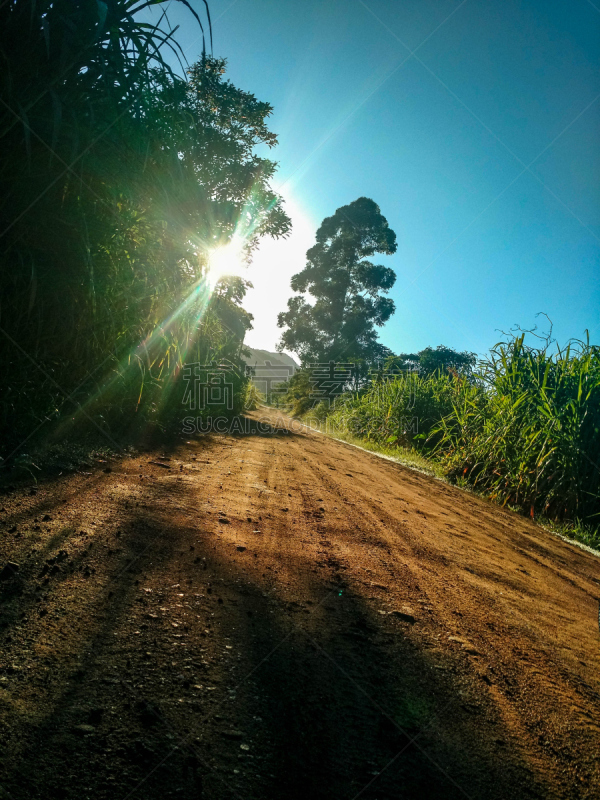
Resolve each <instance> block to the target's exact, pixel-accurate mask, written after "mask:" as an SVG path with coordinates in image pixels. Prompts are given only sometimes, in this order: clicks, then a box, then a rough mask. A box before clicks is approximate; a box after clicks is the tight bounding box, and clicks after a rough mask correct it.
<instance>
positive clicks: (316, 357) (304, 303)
mask: <svg viewBox="0 0 600 800" xmlns="http://www.w3.org/2000/svg"><path fill="white" fill-rule="evenodd" d="M316 240H317V241H316V244H315V245H314V246H313V247H311V248H310V249H309V250H308V251H307V253H306V259H307V263H306V267H305V268H304V269H303V270H302V271H301V272H299V273H297V274H296V275H294V276H293V277H292V282H291V285H292V289H293V290H294V292H296V293H297V294H296V295H295V296H294V297H292V298H290V300H289V301H288V310H287V311H284V312H282V313H280V314H279V317H278V325H279V327H280V328H284V331H283V333H282V335H281V340H280V342H279V346H280V348H281V349H284V348H285V349H288V350H291V351H292V352H295V353H297V354H298V355H299V356H300V358H301V359H302V361H303V362H307V361H329V360H334V361H344V360H345V361H349V360H360V359H363V360H364V359H366V360H372V359H374V358H377V357H380V355H381V354H383V352H384V351H385V349H384V348H382V346H381V345H380V344H379V342H378V341H377V333H376V327H380V326H382V325H384V324H385V323H386V322H387V321H388V319H389V318H390V317H391V316H392V314H393V313H394V311H395V306H394V302H393V300H391V298H389V297H385V296H384V295H386V294H387V293H388V292H389V290H390V289H391V288H392V286H393V285H394V282H395V280H396V274H395V272H394V271H393V270H392V269H390V268H389V267H385V266H382V265H380V264H374V263H373V262H372V261H370V260H369V258H370V257H371V256H373V255H375V254H376V253H384V254H386V255H391V254H392V253H395V252H396V234H395V233H394V231H393V230H392V229H391V228H390V227H389V225H388V222H387V220H386V218H385V217H384V216H383V215H382V214H381V211H380V209H379V206H378V205H377V204H376V203H375V202H374V201H373V200H371V199H369V198H367V197H359V198H358V200H355V201H354V202H353V203H350V204H349V205H346V206H342V207H341V208H338V209H337V211H336V212H335V214H334V215H333V216H331V217H327V218H326V219H324V220H323V222H322V223H321V225H320V227H319V229H318V231H317V236H316ZM306 295H309V296H310V297H309V298H307V297H306ZM387 352H389V351H387Z"/></svg>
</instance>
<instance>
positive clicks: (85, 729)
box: [73, 724, 96, 736]
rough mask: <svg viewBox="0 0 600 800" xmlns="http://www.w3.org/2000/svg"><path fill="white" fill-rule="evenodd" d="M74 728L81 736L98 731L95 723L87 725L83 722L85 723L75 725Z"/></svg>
mask: <svg viewBox="0 0 600 800" xmlns="http://www.w3.org/2000/svg"><path fill="white" fill-rule="evenodd" d="M73 730H74V731H75V733H78V734H80V735H81V736H83V735H85V734H86V733H95V732H96V728H94V726H93V725H85V724H83V725H75V727H74V728H73Z"/></svg>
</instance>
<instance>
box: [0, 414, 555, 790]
mask: <svg viewBox="0 0 600 800" xmlns="http://www.w3.org/2000/svg"><path fill="white" fill-rule="evenodd" d="M272 427H273V426H272ZM274 431H276V427H273V432H267V433H265V434H262V433H257V432H254V433H253V432H250V433H241V434H238V435H243V436H255V435H273V436H274V435H300V434H295V433H291V434H290V433H288V434H278V433H275V432H274ZM233 435H235V434H233ZM216 441H217V440H216V439H212V438H211V437H210V436H208V437H206V439H205V441H204V448H205V452H206V453H208V454H210V453H211V451H212V447H213V445H214V444H215V443H216ZM147 491H148V492H149V495H150V497H149V498H147V500H149V501H150V502H151V504H152V503H153V505H152V507H150V508H149V507H148V506H149V503H148V502H147V503H146V507H140V506H135V505H127V506H125V505H124V504H121V505H120V506H119V508H118V515H117V514H116V513H115V516H118V517H119V519H120V520H121V521H120V522H119V529H120V530H121V534H120V536H119V537H116V532H115V531H114V530H111V529H108V528H107V529H106V530H105V531H104V532H102V533H101V534H100V533H98V534H96V536H95V539H96V541H95V544H94V547H96V548H102V547H104V546H106V547H105V549H106V550H108V549H114V550H120V552H115V553H113V555H112V556H110V558H109V557H108V556H105V557H103V559H101V560H100V561H99V562H98V564H99V566H98V572H97V574H96V575H93V574H92V575H91V576H90V578H89V579H78V580H77V581H74V580H73V575H77V574H78V573H80V572H81V570H83V569H84V568H85V560H86V558H87V557H88V549H87V548H86V549H85V550H84V551H82V552H81V554H80V556H79V557H78V559H73V560H74V562H75V563H74V564H73V567H72V569H70V570H69V571H66V570H65V572H64V573H62V572H60V573H57V575H56V576H55V577H54V578H51V579H50V584H49V586H50V589H52V587H54V591H58V587H59V586H60V584H61V583H64V584H65V586H67V585H68V586H70V585H71V584H69V581H71V582H72V589H69V591H72V592H74V593H75V596H76V598H77V603H79V604H80V612H74V613H73V614H72V616H71V618H69V619H63V620H61V619H60V618H59V617H57V618H56V621H55V624H53V626H52V627H51V628H50V629H49V628H48V627H45V628H43V633H42V626H38V629H36V630H33V631H32V633H30V634H28V637H29V639H27V640H25V639H23V638H19V636H20V634H19V633H18V632H17V631H16V630H13V628H14V629H16V627H17V620H16V619H15V620H12V622H11V631H12V633H13V635H15V634H16V635H15V638H17V639H18V641H17V642H16V643H15V642H14V641H13V643H12V644H13V647H11V643H10V642H9V643H8V646H7V643H6V640H5V641H4V643H3V648H2V649H3V651H4V655H5V661H6V659H11V658H13V659H17V660H18V659H22V660H23V661H27V655H26V653H27V652H30V651H31V649H33V650H35V658H33V659H30V662H31V664H30V666H31V668H30V669H25V668H21V667H20V666H19V665H18V664H17V665H16V667H17V669H16V671H14V672H9V673H8V675H7V676H6V677H8V681H7V687H6V688H4V687H5V684H0V685H1V686H2V687H3V688H2V691H1V692H0V700H1V703H0V708H1V709H2V717H3V718H4V720H5V721H4V723H3V731H2V733H3V734H5V735H4V738H5V741H6V747H5V750H4V753H3V755H2V756H0V764H2V766H3V767H4V770H3V771H4V778H2V779H0V788H1V789H2V790H4V792H5V794H6V796H7V797H11V798H14V799H15V800H26V798H27V800H37V799H38V798H39V799H40V800H41V798H57V800H59V799H60V800H75V798H77V800H80V799H81V798H87V797H90V798H92V797H93V798H107V800H108V798H110V800H113V799H114V798H118V799H119V798H123V800H125V798H130V797H131V798H134V797H135V798H137V797H139V798H148V800H154V798H156V800H159V799H160V800H163V798H171V797H172V798H184V800H188V799H189V800H192V799H193V800H198V799H199V798H204V799H205V800H208V799H209V798H210V800H213V799H214V800H221V798H223V800H224V798H232V797H243V798H245V799H250V800H251V799H252V798H256V800H259V799H260V800H270V799H271V798H272V800H279V799H280V798H292V799H293V800H295V798H298V799H299V798H303V799H304V798H315V799H316V800H320V799H321V798H323V799H324V798H328V800H329V799H330V798H340V800H342V799H344V800H345V798H348V800H354V798H359V797H361V798H368V799H369V800H375V798H379V799H380V800H391V799H392V798H415V799H416V798H442V797H443V798H464V797H470V798H481V797H486V798H498V800H500V798H511V797H515V798H517V797H518V798H523V797H542V796H546V795H547V791H546V788H547V787H544V786H542V785H540V784H538V783H537V782H536V780H535V779H534V778H533V777H532V775H531V774H530V773H529V772H528V771H527V770H526V767H525V765H524V763H523V759H522V755H521V753H520V752H519V751H518V749H517V748H514V747H506V746H505V745H501V744H497V746H496V747H495V749H494V748H493V747H492V746H491V745H490V742H493V741H495V739H498V740H500V739H502V740H505V739H506V738H507V737H505V736H504V733H503V726H502V722H501V721H500V719H499V718H495V717H494V716H493V711H492V710H491V708H490V707H489V705H486V704H485V703H484V702H482V703H481V705H478V704H477V703H473V702H469V701H468V700H467V701H465V699H464V697H462V696H461V695H460V694H459V688H458V685H457V683H456V682H455V680H454V678H453V676H452V673H451V671H449V672H443V673H442V672H440V671H438V670H436V668H435V665H434V664H433V662H432V660H431V658H430V657H429V655H428V653H427V651H426V649H425V648H423V647H420V646H419V644H418V642H417V641H416V640H414V639H413V638H412V637H411V636H410V635H409V634H408V625H409V623H408V622H403V621H401V620H396V619H393V618H391V617H386V618H385V619H384V618H383V617H381V616H378V615H377V612H376V611H375V610H374V609H373V608H372V607H371V606H370V605H369V603H368V602H367V600H366V599H365V598H364V597H362V596H361V595H360V594H359V593H358V591H356V590H355V589H354V587H353V586H352V585H351V584H348V582H347V581H346V580H345V579H344V576H343V574H342V573H341V570H340V569H339V565H336V564H335V563H333V562H332V563H329V564H325V565H323V566H318V565H315V563H314V560H313V559H312V558H311V557H310V556H309V555H308V554H306V553H303V552H300V553H299V554H298V555H297V556H296V557H295V561H294V564H293V569H294V573H295V575H296V576H297V581H296V584H295V587H292V588H290V586H289V585H288V584H287V582H285V581H283V580H279V581H278V580H276V579H274V578H273V572H272V570H271V573H270V574H268V570H269V568H268V567H264V566H261V561H260V559H259V554H258V553H255V552H252V550H251V549H248V548H245V547H242V549H241V550H240V549H239V548H236V547H234V546H232V543H231V541H230V539H229V538H227V537H225V536H220V535H219V534H218V532H217V531H215V530H209V528H210V526H209V525H208V524H205V523H204V522H203V523H202V525H201V526H198V525H197V524H196V523H195V522H194V521H191V522H182V521H181V520H177V519H174V518H173V516H172V514H170V512H169V504H170V505H172V506H174V505H175V504H176V503H178V502H181V503H188V504H189V507H190V508H197V503H198V498H197V496H195V495H194V492H196V493H197V492H198V489H197V488H196V489H192V488H190V487H189V486H187V485H185V484H184V483H173V484H171V485H170V486H169V488H168V494H166V489H165V488H164V487H162V486H160V485H159V484H151V485H150V486H148V487H147ZM200 491H203V490H202V489H201V490H200ZM166 496H167V497H168V499H169V503H166V505H165V508H164V510H163V511H160V509H161V508H163V505H164V504H165V497H166ZM157 509H159V510H158V511H157ZM213 522H214V520H213ZM237 524H239V521H238V520H237V519H234V520H233V525H237ZM212 527H215V525H213V526H212ZM216 527H217V528H218V526H216ZM117 539H118V542H117ZM59 545H60V542H59V543H58V545H56V546H59ZM255 555H256V557H255ZM100 565H101V566H100ZM80 567H81V570H80ZM22 580H23V583H24V586H25V590H26V593H28V594H27V597H28V598H29V599H28V601H27V604H24V605H23V609H24V610H25V612H26V613H27V614H29V615H32V614H34V613H36V612H35V609H36V602H35V598H34V589H33V585H34V584H35V582H36V581H37V580H39V578H38V577H37V576H34V575H33V573H32V574H31V575H25V576H23V577H22ZM52 581H54V582H52ZM67 626H69V630H68V631H67ZM75 628H77V630H75ZM5 633H6V631H5ZM50 635H52V637H53V638H52V640H51V641H50V639H49V636H50ZM36 636H37V638H36ZM42 639H44V640H45V645H44V646H42V645H43V644H44V643H43V641H42ZM44 647H45V648H46V649H45V650H44ZM28 648H29V650H28ZM3 663H4V662H3ZM492 732H493V734H494V735H493V736H491V733H492ZM482 733H485V735H482ZM494 737H495V738H494ZM0 796H2V794H1V792H0Z"/></svg>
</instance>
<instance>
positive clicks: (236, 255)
mask: <svg viewBox="0 0 600 800" xmlns="http://www.w3.org/2000/svg"><path fill="white" fill-rule="evenodd" d="M245 270H246V264H245V262H244V254H243V251H242V248H241V247H240V246H239V244H238V243H237V242H230V243H229V244H226V245H224V246H223V247H218V248H216V249H215V250H213V251H212V252H211V254H210V259H209V267H208V282H209V283H210V285H211V286H212V287H214V286H216V284H217V283H218V281H220V280H221V278H225V277H229V276H232V275H233V276H238V277H240V276H242V275H243V274H244V271H245Z"/></svg>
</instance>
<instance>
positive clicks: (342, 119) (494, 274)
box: [169, 0, 600, 353]
mask: <svg viewBox="0 0 600 800" xmlns="http://www.w3.org/2000/svg"><path fill="white" fill-rule="evenodd" d="M176 5H177V4H172V6H171V9H170V11H169V15H170V18H171V22H172V23H174V24H177V23H179V22H181V23H182V28H181V29H180V31H179V32H178V38H179V41H180V42H181V44H182V46H183V48H184V49H185V50H186V56H187V58H188V59H189V61H190V62H191V61H194V60H195V59H196V58H197V57H199V55H200V52H201V40H199V39H198V38H197V36H198V31H197V28H195V27H194V26H193V25H192V24H191V21H190V17H189V15H187V14H185V13H184V12H183V10H179V9H178V8H177V7H176ZM195 5H196V6H197V7H198V8H200V5H199V4H196V3H195ZM210 9H211V14H212V17H213V21H214V22H213V36H214V48H213V52H214V54H215V55H217V56H222V57H226V58H227V59H228V73H227V77H228V78H229V79H230V80H231V81H232V82H233V83H234V84H236V85H237V86H239V87H240V88H242V89H244V90H247V91H250V92H252V93H254V94H255V95H256V96H257V97H258V98H259V99H260V100H265V101H268V102H270V103H271V104H272V105H273V106H274V113H273V115H272V118H271V129H272V130H273V131H274V132H276V133H277V134H278V135H279V145H278V147H277V148H276V150H274V151H273V157H274V158H275V159H276V160H277V161H278V162H279V171H278V173H277V176H276V179H275V187H276V188H279V189H280V190H281V192H282V194H283V196H284V197H285V198H286V200H288V202H289V213H290V215H291V217H292V221H293V222H294V223H295V225H296V230H295V233H294V235H293V236H292V237H291V238H290V239H288V240H287V241H285V242H278V243H276V244H272V243H265V246H264V248H261V251H260V252H259V254H258V256H257V258H256V263H255V265H254V267H253V268H251V274H250V276H249V277H250V278H251V279H252V280H253V281H254V283H255V286H256V289H255V290H254V292H251V293H250V294H249V296H248V303H247V305H248V307H249V309H250V310H251V311H252V312H253V314H254V315H255V319H256V324H255V331H253V332H251V334H250V335H249V337H248V342H249V344H250V345H252V346H255V347H264V348H268V349H272V348H273V347H274V345H275V343H276V340H277V336H278V331H277V328H276V324H275V321H276V315H277V312H278V311H280V310H283V309H284V307H285V301H286V299H287V297H288V296H289V295H290V293H291V291H290V290H289V278H290V276H291V274H293V273H294V272H296V271H298V270H299V269H301V268H302V266H303V255H304V252H305V250H306V248H307V247H308V246H310V244H311V243H312V238H313V237H314V232H315V230H316V228H317V227H318V225H319V223H320V221H321V220H322V219H323V218H324V217H325V216H329V215H331V214H332V213H333V212H334V211H335V209H336V208H338V207H339V206H341V205H345V204H346V203H349V202H351V201H352V200H355V199H356V198H357V197H360V196H362V195H366V196H367V197H372V198H373V199H374V200H375V202H377V203H378V204H379V206H380V208H381V211H382V213H383V214H384V215H385V216H386V217H387V219H388V221H389V223H390V225H391V226H392V228H394V230H395V231H396V233H397V236H398V251H397V253H396V254H395V255H394V256H392V257H383V258H382V259H381V262H382V263H385V264H386V265H387V266H391V267H392V268H393V269H394V270H395V271H396V273H397V275H398V279H397V283H396V286H395V287H394V289H393V290H392V292H391V296H392V297H393V299H394V300H395V302H396V307H397V310H396V314H395V316H394V317H393V318H392V320H391V321H390V322H389V323H388V324H387V325H386V326H385V328H383V329H382V330H381V334H380V338H381V341H382V342H383V343H384V344H386V345H387V346H388V347H390V348H391V349H392V350H394V351H396V352H407V351H415V350H419V349H422V348H423V347H426V346H427V345H433V346H435V345H438V344H445V345H448V346H450V347H454V348H457V349H459V350H472V351H474V352H477V353H483V352H485V351H486V350H487V349H488V348H489V347H490V346H491V345H493V344H494V343H495V342H496V341H497V340H498V338H499V334H498V330H499V329H502V330H507V329H509V328H510V327H511V326H512V325H514V324H519V325H521V326H522V327H524V328H529V327H532V326H533V325H534V324H535V323H536V319H535V314H536V313H537V312H540V311H543V312H546V313H547V314H548V315H549V316H550V318H551V319H552V320H553V322H554V335H555V337H556V338H557V339H558V340H559V342H564V341H565V340H566V339H568V338H569V337H581V336H583V334H584V330H585V329H586V328H588V329H589V330H590V334H591V338H592V341H595V342H596V343H598V342H599V341H600V270H599V269H598V261H599V254H600V180H599V178H600V147H599V139H598V131H599V130H600V125H599V122H600V96H599V95H600V77H599V74H600V73H599V71H598V67H599V61H600V35H599V34H600V5H598V6H596V5H594V4H593V3H591V2H589V0H569V2H567V1H566V0H562V1H561V2H558V1H553V0H544V2H541V1H539V0H529V2H525V1H524V0H523V1H522V2H517V0H504V2H503V3H497V2H491V0H465V2H458V1H457V0H435V2H433V0H403V1H402V2H400V0H395V1H394V2H391V0H365V1H364V2H363V1H362V0H321V1H320V2H316V1H313V0H304V1H303V2H302V3H299V2H297V1H296V0H234V1H233V2H232V0H211V2H210ZM538 322H540V321H539V320H538Z"/></svg>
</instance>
